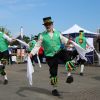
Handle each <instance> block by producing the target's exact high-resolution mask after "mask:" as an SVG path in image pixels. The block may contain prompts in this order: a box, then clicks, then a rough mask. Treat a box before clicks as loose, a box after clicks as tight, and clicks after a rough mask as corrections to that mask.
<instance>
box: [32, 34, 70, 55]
mask: <svg viewBox="0 0 100 100" xmlns="http://www.w3.org/2000/svg"><path fill="white" fill-rule="evenodd" d="M48 34H49V35H50V37H51V38H52V37H53V33H48ZM60 40H61V42H62V43H64V44H67V42H68V39H67V38H65V37H64V36H63V35H61V34H60ZM42 41H43V37H42V35H40V39H39V40H38V41H37V43H36V44H35V46H34V48H33V49H32V51H31V53H32V54H33V55H35V54H37V53H38V50H39V48H40V47H41V45H42Z"/></svg>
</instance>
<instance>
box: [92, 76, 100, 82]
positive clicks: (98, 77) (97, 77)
mask: <svg viewBox="0 0 100 100" xmlns="http://www.w3.org/2000/svg"><path fill="white" fill-rule="evenodd" d="M92 78H94V79H95V80H98V81H100V76H95V77H92Z"/></svg>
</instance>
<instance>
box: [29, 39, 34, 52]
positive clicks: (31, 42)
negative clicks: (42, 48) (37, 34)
mask: <svg viewBox="0 0 100 100" xmlns="http://www.w3.org/2000/svg"><path fill="white" fill-rule="evenodd" d="M35 44H36V41H35V40H32V41H30V42H29V49H28V51H31V50H32V49H33V48H34V46H35Z"/></svg>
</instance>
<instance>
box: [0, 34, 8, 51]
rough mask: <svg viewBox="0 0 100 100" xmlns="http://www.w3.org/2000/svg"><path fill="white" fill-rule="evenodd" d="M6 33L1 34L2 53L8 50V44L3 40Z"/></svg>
mask: <svg viewBox="0 0 100 100" xmlns="http://www.w3.org/2000/svg"><path fill="white" fill-rule="evenodd" d="M3 35H4V33H2V32H0V52H4V51H6V50H8V42H7V40H6V39H4V38H3Z"/></svg>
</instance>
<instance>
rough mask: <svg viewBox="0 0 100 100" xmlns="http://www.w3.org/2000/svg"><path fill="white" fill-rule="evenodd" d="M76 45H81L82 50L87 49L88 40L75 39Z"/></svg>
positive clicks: (83, 38) (82, 38)
mask: <svg viewBox="0 0 100 100" xmlns="http://www.w3.org/2000/svg"><path fill="white" fill-rule="evenodd" d="M75 41H76V43H77V44H79V45H80V46H81V47H82V48H84V49H86V38H85V37H81V38H80V36H78V37H76V39H75Z"/></svg>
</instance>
